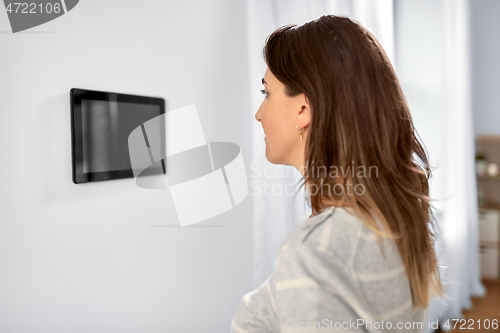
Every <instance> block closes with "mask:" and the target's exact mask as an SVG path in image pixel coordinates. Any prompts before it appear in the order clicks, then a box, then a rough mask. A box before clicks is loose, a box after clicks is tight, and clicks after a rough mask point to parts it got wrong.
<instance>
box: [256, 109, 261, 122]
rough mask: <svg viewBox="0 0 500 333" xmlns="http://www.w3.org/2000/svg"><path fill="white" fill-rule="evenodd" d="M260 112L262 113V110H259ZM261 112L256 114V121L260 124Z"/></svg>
mask: <svg viewBox="0 0 500 333" xmlns="http://www.w3.org/2000/svg"><path fill="white" fill-rule="evenodd" d="M259 111H260V109H259ZM259 111H257V112H255V120H257V121H258V122H260V121H261V115H260V112H259Z"/></svg>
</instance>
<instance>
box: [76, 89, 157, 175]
mask: <svg viewBox="0 0 500 333" xmlns="http://www.w3.org/2000/svg"><path fill="white" fill-rule="evenodd" d="M70 96H71V143H72V144H71V146H72V164H73V182H74V183H75V184H80V183H86V182H95V181H102V180H110V179H119V178H129V177H134V174H133V172H132V166H131V163H130V155H129V147H128V136H129V134H130V133H131V132H132V131H133V130H134V129H135V128H137V127H138V126H141V125H143V124H144V122H147V121H148V120H150V119H153V118H155V117H158V116H159V115H162V114H164V113H165V100H164V99H162V98H158V97H147V96H137V95H128V94H120V93H113V92H103V91H95V90H86V89H78V88H73V89H71V92H70ZM159 126H161V127H162V128H160V129H158V132H159V133H161V137H160V144H161V149H163V150H164V149H165V124H163V123H160V124H159ZM163 156H166V155H165V154H164V155H163ZM161 165H162V170H160V172H162V173H166V170H165V161H164V160H162V164H161Z"/></svg>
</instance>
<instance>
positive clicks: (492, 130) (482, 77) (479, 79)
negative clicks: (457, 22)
mask: <svg viewBox="0 0 500 333" xmlns="http://www.w3.org/2000/svg"><path fill="white" fill-rule="evenodd" d="M470 3H471V5H470V9H471V48H472V49H471V52H472V54H471V56H472V105H473V110H474V131H475V133H476V135H483V134H494V135H500V38H499V34H500V19H499V18H500V1H498V0H475V1H471V2H470Z"/></svg>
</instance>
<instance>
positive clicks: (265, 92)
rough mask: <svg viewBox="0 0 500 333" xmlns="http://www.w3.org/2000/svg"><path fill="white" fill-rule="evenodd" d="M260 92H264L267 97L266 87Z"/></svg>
mask: <svg viewBox="0 0 500 333" xmlns="http://www.w3.org/2000/svg"><path fill="white" fill-rule="evenodd" d="M260 92H261V93H263V94H264V95H266V97H267V92H266V91H265V90H264V89H262V90H261V91H260Z"/></svg>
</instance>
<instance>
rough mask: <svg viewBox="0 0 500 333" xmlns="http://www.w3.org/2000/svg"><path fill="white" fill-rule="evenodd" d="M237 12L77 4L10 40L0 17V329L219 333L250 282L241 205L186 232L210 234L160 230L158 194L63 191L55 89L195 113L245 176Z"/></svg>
mask: <svg viewBox="0 0 500 333" xmlns="http://www.w3.org/2000/svg"><path fill="white" fill-rule="evenodd" d="M245 17H246V16H245V4H244V2H240V1H230V0H226V1H223V0H220V1H214V0H212V1H201V0H200V1H159V0H158V1H141V2H139V1H124V0H120V1H118V0H107V1H98V0H84V1H80V3H79V4H78V5H77V6H76V7H75V8H74V9H73V10H72V11H70V12H68V14H66V15H64V16H62V17H60V18H58V19H56V20H54V21H51V22H48V23H46V24H44V25H41V26H39V27H35V28H33V29H31V30H28V31H25V32H20V33H17V34H12V33H11V32H10V26H9V23H8V19H7V14H6V12H5V11H4V10H3V9H0V50H1V52H0V114H1V120H0V152H1V163H0V172H1V174H2V182H1V192H0V204H1V209H0V332H2V333H9V332H30V333H31V332H50V333H55V332H65V333H66V332H72V333H77V332H107V333H108V332H120V333H123V332H141V333H142V332H148V333H149V332H176V333H180V332H226V331H228V329H229V325H230V319H231V316H232V314H233V312H234V310H235V308H236V306H237V303H238V301H239V299H240V297H241V296H242V295H243V294H244V293H245V292H247V291H249V290H250V288H251V287H252V285H251V284H252V241H253V235H252V225H251V223H252V222H251V221H252V202H251V200H252V198H251V197H250V196H248V197H247V199H246V200H245V201H244V202H243V203H241V204H240V205H239V206H237V207H236V208H235V209H233V210H231V211H228V212H226V213H224V214H223V215H220V216H218V217H214V218H212V219H210V220H207V221H205V222H202V223H200V224H201V225H220V226H223V227H206V228H171V227H170V228H167V227H158V225H166V224H171V225H176V224H177V219H176V215H175V210H174V206H173V204H172V202H171V201H170V197H169V196H168V193H167V192H161V191H155V190H145V189H142V188H139V187H136V186H135V183H134V180H133V179H125V180H113V181H105V182H100V183H88V184H82V185H74V184H73V183H72V181H71V155H70V153H71V147H70V133H71V132H70V109H69V91H70V89H71V88H73V87H79V88H87V89H95V90H104V91H113V92H121V93H132V94H139V95H151V96H160V97H163V98H165V100H166V106H167V108H166V109H167V112H168V111H169V110H174V109H176V108H179V107H182V106H186V105H189V104H193V103H194V104H196V107H197V109H198V112H199V116H200V119H201V121H202V124H203V126H204V131H205V136H206V138H207V140H208V141H229V142H234V143H237V144H238V145H240V147H241V149H242V152H243V157H244V159H245V164H246V165H247V172H249V167H248V166H249V165H250V163H251V161H250V158H249V156H250V155H249V153H250V150H251V147H250V139H249V135H250V130H249V126H248V125H247V124H248V122H251V121H253V111H252V110H250V109H249V98H248V86H249V85H248V84H249V82H248V68H247V57H246V45H247V43H246V40H245V36H246V21H245ZM196 204H197V203H196V202H193V206H196Z"/></svg>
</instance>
